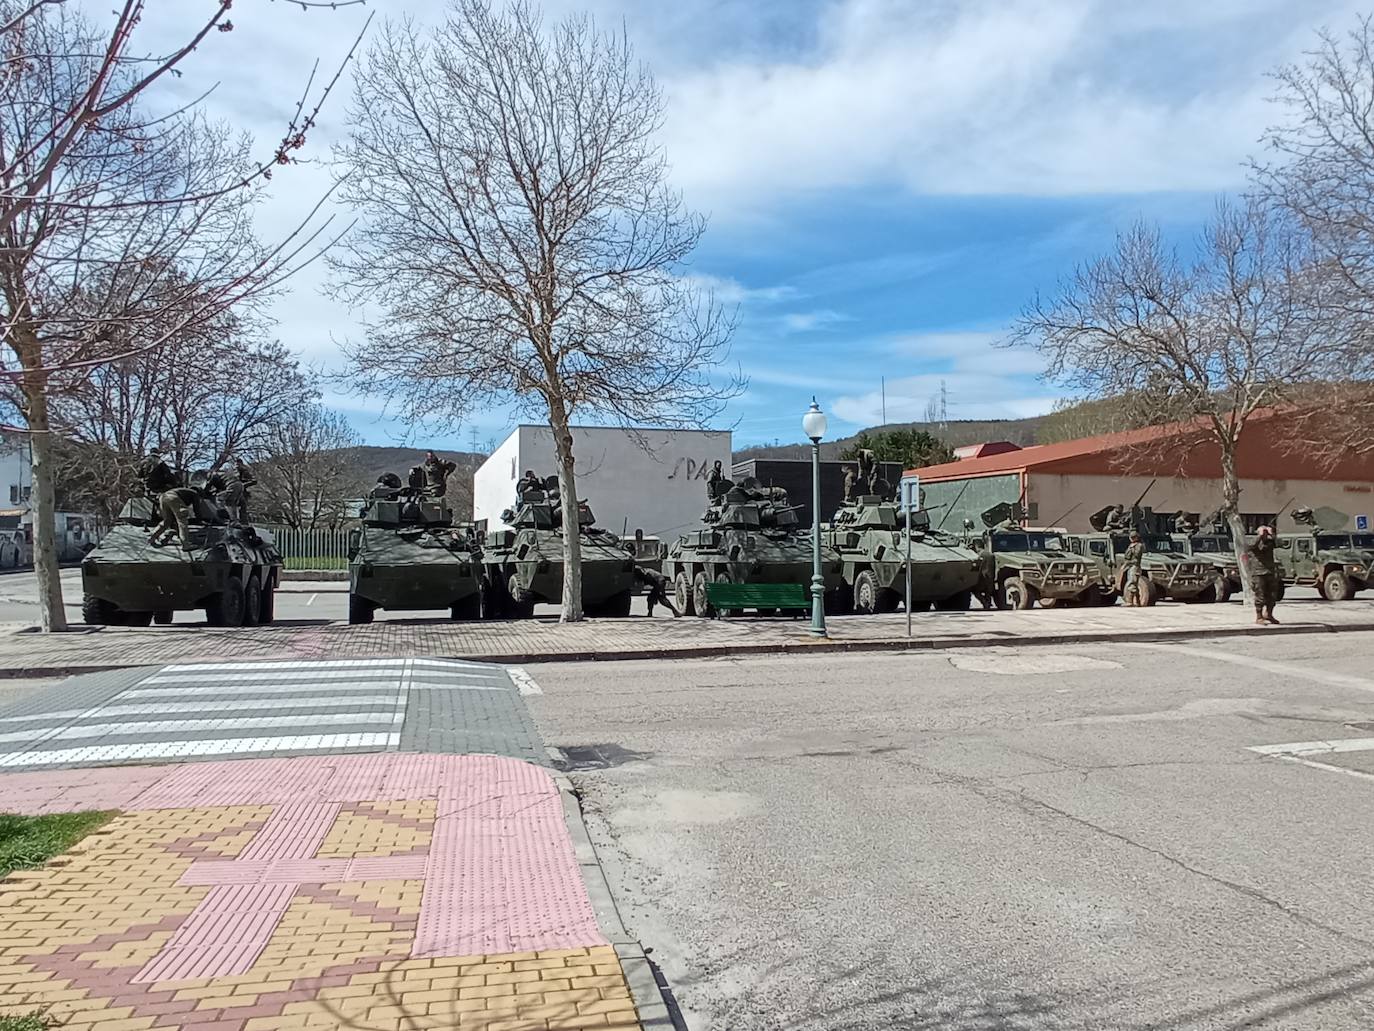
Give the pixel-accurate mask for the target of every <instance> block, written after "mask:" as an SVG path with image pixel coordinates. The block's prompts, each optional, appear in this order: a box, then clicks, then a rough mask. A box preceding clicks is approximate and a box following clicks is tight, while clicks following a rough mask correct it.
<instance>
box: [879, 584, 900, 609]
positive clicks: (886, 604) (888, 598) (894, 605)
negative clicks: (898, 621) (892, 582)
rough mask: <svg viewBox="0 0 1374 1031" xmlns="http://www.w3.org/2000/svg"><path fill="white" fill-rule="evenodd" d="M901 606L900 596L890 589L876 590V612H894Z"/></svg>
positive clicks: (881, 588)
mask: <svg viewBox="0 0 1374 1031" xmlns="http://www.w3.org/2000/svg"><path fill="white" fill-rule="evenodd" d="M901 604H902V596H901V595H900V594H899V593H897V592H896V591H894V590H893V589H892V588H891V587H880V588H878V611H879V612H896V611H897V609H898V608H899V607H900V606H901Z"/></svg>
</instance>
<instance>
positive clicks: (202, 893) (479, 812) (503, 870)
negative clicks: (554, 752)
mask: <svg viewBox="0 0 1374 1031" xmlns="http://www.w3.org/2000/svg"><path fill="white" fill-rule="evenodd" d="M98 807H105V808H117V809H120V810H122V812H121V814H120V815H119V816H117V817H115V818H114V819H113V820H112V821H111V822H110V823H109V824H107V825H106V826H105V827H104V828H103V829H102V830H100V831H98V832H96V833H95V834H93V835H91V836H90V837H88V838H87V839H86V840H85V841H83V842H82V843H81V844H80V845H78V846H77V847H76V848H75V849H74V850H73V851H72V852H71V853H69V854H68V855H67V856H65V857H63V858H62V859H61V860H59V861H57V862H55V863H53V864H50V865H49V866H48V867H46V868H44V869H41V870H30V871H22V872H19V873H16V874H13V875H12V876H11V877H10V878H7V879H6V880H4V881H0V1013H24V1012H28V1011H30V1010H33V1009H36V1008H46V1009H47V1010H48V1012H49V1014H50V1015H51V1017H53V1018H54V1019H56V1020H58V1021H60V1022H61V1026H62V1028H63V1029H64V1031H146V1029H154V1028H187V1029H195V1031H292V1029H297V1028H300V1029H307V1028H311V1029H315V1028H317V1029H322V1031H324V1029H331V1028H333V1029H340V1031H342V1029H345V1028H347V1029H351V1031H364V1029H365V1031H412V1029H423V1028H453V1027H462V1028H481V1029H485V1031H574V1029H584V1028H585V1029H597V1031H609V1029H610V1028H620V1029H631V1028H639V1027H640V1023H639V1020H638V1017H637V1014H636V1009H635V1005H634V1002H633V1001H632V999H631V993H630V990H629V986H628V983H627V980H626V977H625V973H624V971H623V969H622V967H621V964H620V961H619V960H618V958H617V954H616V951H615V949H614V948H613V947H612V946H611V945H610V944H609V943H608V941H607V939H606V937H605V936H604V935H603V934H602V932H601V930H600V929H599V928H598V926H597V921H596V918H595V915H594V913H593V910H592V906H591V903H590V900H589V898H588V895H587V892H586V889H585V887H584V886H583V882H582V879H581V874H580V871H579V868H578V861H577V858H576V855H575V852H574V848H573V845H572V842H571V840H570V839H569V837H568V832H567V829H566V826H565V824H564V822H563V810H562V800H561V797H560V795H559V791H558V788H557V786H556V785H555V784H554V782H553V780H552V779H551V777H550V776H549V774H548V773H547V772H546V771H544V770H541V769H539V768H538V767H535V766H533V765H531V764H529V763H524V762H520V761H518V760H515V759H506V758H500V757H496V756H421V755H375V756H342V757H337V756H336V757H329V758H296V759H280V760H248V761H242V762H227V763H202V764H197V765H191V766H165V767H124V768H113V769H104V770H99V771H94V770H65V771H60V772H55V773H42V774H10V775H8V776H3V777H0V811H6V810H8V811H19V812H34V813H36V812H54V811H67V810H73V809H78V808H98Z"/></svg>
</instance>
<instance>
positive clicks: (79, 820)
mask: <svg viewBox="0 0 1374 1031" xmlns="http://www.w3.org/2000/svg"><path fill="white" fill-rule="evenodd" d="M112 816H114V813H102V812H84V813H50V814H48V815H46V816H19V815H18V814H16V813H0V877H5V876H8V875H9V874H10V873H11V872H12V871H14V870H23V869H26V868H27V867H32V866H42V865H43V864H44V863H46V862H47V861H48V860H49V859H51V858H52V857H53V856H55V855H58V854H60V853H62V852H65V851H67V849H69V848H71V847H72V846H73V845H75V844H76V843H77V842H78V841H80V840H81V839H82V838H84V837H85V836H86V835H87V834H89V833H90V832H91V831H93V830H95V829H96V828H97V827H99V826H100V825H101V824H102V823H104V822H105V821H106V820H108V819H110V817H112ZM38 1019H40V1018H39V1017H37V1016H35V1015H30V1016H27V1017H12V1018H10V1017H6V1018H0V1031H24V1029H25V1028H28V1027H35V1028H41V1027H43V1026H44V1025H43V1024H34V1023H30V1024H24V1023H22V1021H25V1020H29V1021H33V1020H38ZM4 1020H18V1021H21V1023H18V1024H14V1025H12V1026H11V1025H10V1024H6V1023H4V1022H3V1021H4Z"/></svg>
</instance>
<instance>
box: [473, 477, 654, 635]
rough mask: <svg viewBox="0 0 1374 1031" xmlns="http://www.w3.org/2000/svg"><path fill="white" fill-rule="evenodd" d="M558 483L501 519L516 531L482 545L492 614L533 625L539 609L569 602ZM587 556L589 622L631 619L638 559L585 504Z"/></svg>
mask: <svg viewBox="0 0 1374 1031" xmlns="http://www.w3.org/2000/svg"><path fill="white" fill-rule="evenodd" d="M557 485H558V478H557V477H553V476H551V477H549V478H548V479H547V480H545V481H544V483H543V487H542V489H534V490H526V491H524V492H523V493H522V495H521V497H520V500H519V502H518V503H517V504H516V506H515V508H514V509H513V510H512V509H507V510H506V511H505V512H502V513H501V521H502V522H504V523H506V524H507V525H508V526H510V527H511V529H509V530H496V531H494V532H490V533H488V534H487V535H486V538H485V540H484V541H483V544H482V591H483V596H484V598H485V599H486V609H487V613H488V614H489V615H491V616H506V617H510V618H514V619H528V618H529V617H530V616H532V615H534V606H535V605H536V604H537V603H539V602H543V603H545V604H548V605H557V604H559V603H560V602H562V600H563V509H562V506H561V505H560V503H559V498H558V493H557ZM577 512H578V527H577V529H578V536H579V543H580V544H581V551H582V608H583V611H585V612H586V613H587V615H589V616H628V615H629V614H630V602H631V599H632V598H633V596H634V591H635V578H634V569H635V559H634V556H633V555H632V554H631V553H630V550H629V549H627V548H626V546H625V542H623V541H622V540H621V539H620V538H619V537H617V536H616V535H615V534H613V533H611V532H610V531H609V530H603V529H601V528H600V527H598V526H597V525H596V517H595V516H594V515H593V513H592V510H591V508H590V507H588V505H587V503H586V502H585V501H579V502H578V505H577Z"/></svg>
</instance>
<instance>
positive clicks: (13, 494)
mask: <svg viewBox="0 0 1374 1031" xmlns="http://www.w3.org/2000/svg"><path fill="white" fill-rule="evenodd" d="M29 493H30V488H28V487H23V486H20V485H19V484H17V483H11V484H10V504H11V505H22V504H27V503H28V500H29Z"/></svg>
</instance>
